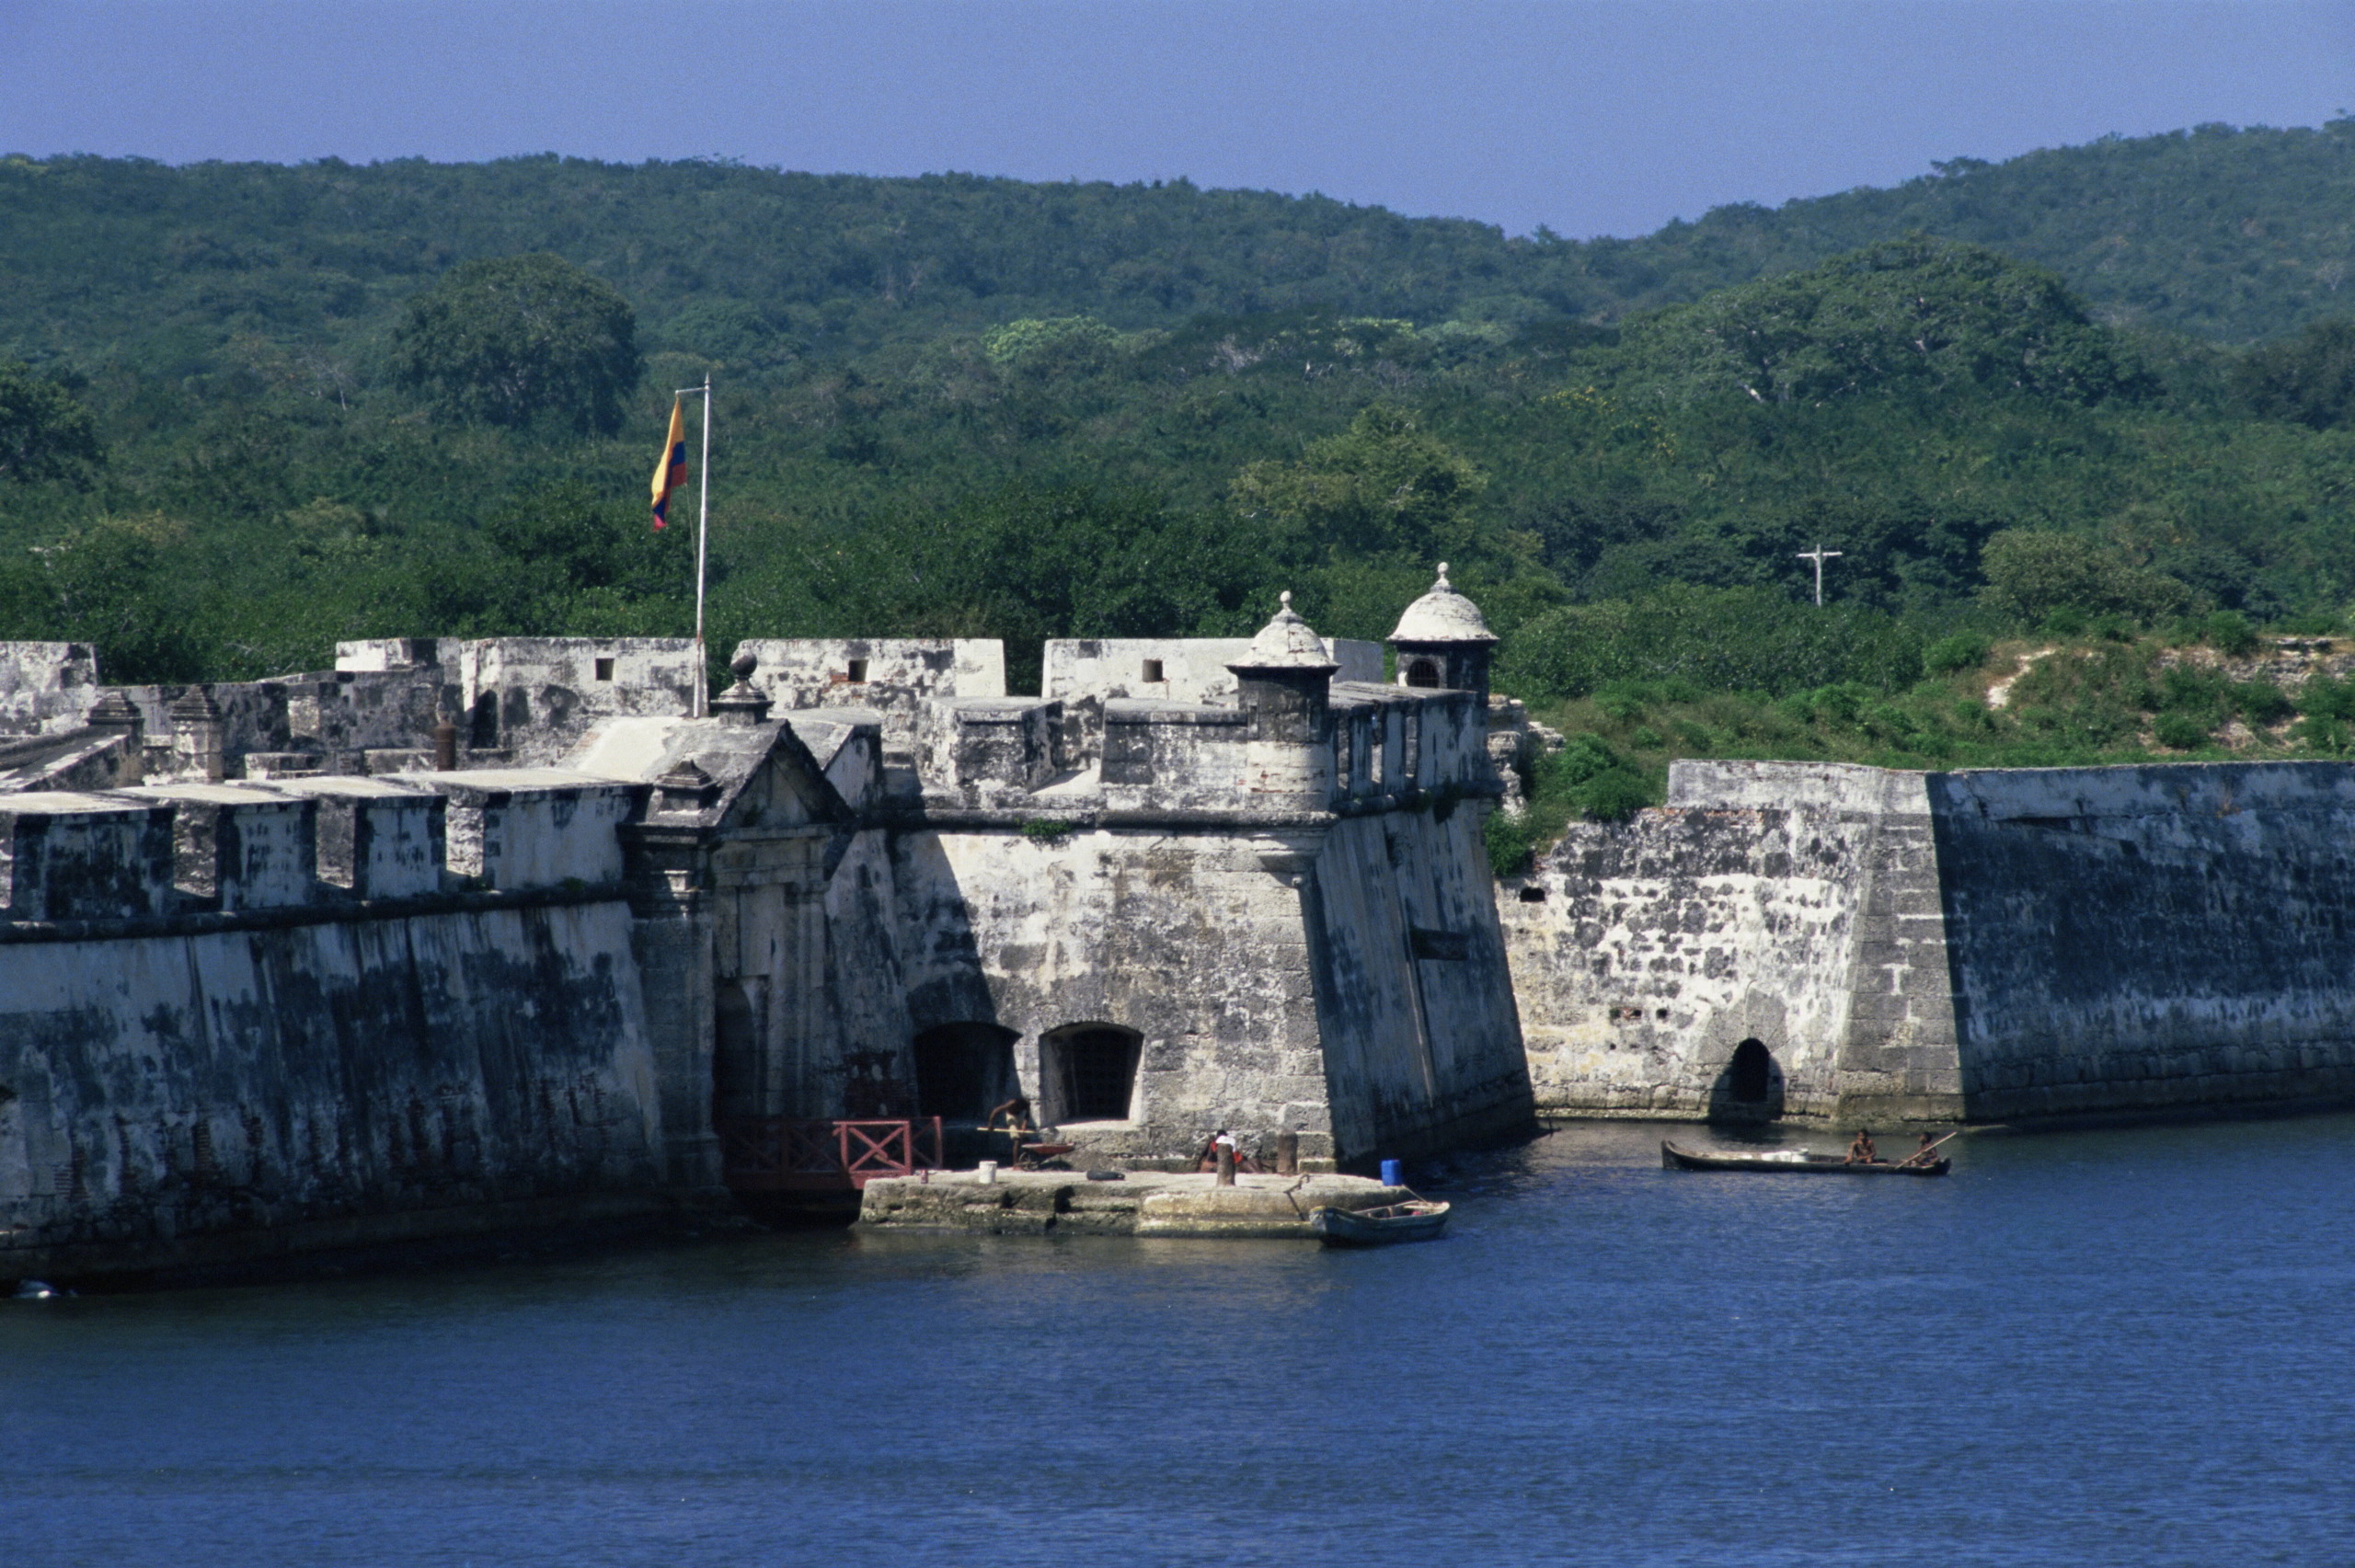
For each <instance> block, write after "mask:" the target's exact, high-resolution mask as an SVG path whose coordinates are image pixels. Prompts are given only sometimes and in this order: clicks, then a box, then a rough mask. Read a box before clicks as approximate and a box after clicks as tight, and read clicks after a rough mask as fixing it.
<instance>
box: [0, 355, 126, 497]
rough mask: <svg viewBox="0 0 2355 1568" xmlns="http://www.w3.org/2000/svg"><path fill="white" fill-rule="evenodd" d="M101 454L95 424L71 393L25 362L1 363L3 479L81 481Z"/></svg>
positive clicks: (0, 465) (0, 453) (0, 470)
mask: <svg viewBox="0 0 2355 1568" xmlns="http://www.w3.org/2000/svg"><path fill="white" fill-rule="evenodd" d="M102 455H103V454H102V452H100V449H99V446H98V425H97V422H96V421H95V420H93V419H92V418H90V411H89V410H88V409H87V408H85V407H84V406H82V405H81V404H80V403H78V402H76V401H75V397H74V395H73V394H72V393H70V392H68V391H66V390H65V388H63V387H62V386H60V385H58V384H57V383H55V382H53V381H51V380H49V379H47V378H46V377H43V376H40V375H36V374H34V373H33V369H32V367H31V366H30V365H28V364H25V363H24V362H22V361H16V360H0V479H14V480H16V481H17V482H18V483H19V484H28V483H31V482H33V481H36V480H41V479H73V478H79V477H81V476H82V475H85V474H86V473H87V472H88V470H89V469H90V468H91V467H92V466H93V465H95V464H97V463H98V461H99V460H100V458H101V456H102Z"/></svg>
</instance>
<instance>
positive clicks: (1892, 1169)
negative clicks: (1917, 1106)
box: [1660, 1141, 1954, 1176]
mask: <svg viewBox="0 0 2355 1568" xmlns="http://www.w3.org/2000/svg"><path fill="white" fill-rule="evenodd" d="M1660 1163H1661V1164H1662V1165H1665V1166H1666V1167H1667V1168H1668V1169H1670V1170H1671V1171H1770V1172H1775V1173H1789V1174H1795V1175H1826V1176H1943V1175H1945V1174H1946V1173H1947V1171H1949V1170H1951V1169H1952V1168H1953V1166H1954V1162H1953V1161H1951V1160H1948V1159H1947V1158H1946V1157H1945V1156H1944V1155H1940V1156H1939V1157H1938V1158H1937V1159H1936V1160H1935V1161H1932V1162H1930V1163H1929V1164H1926V1165H1905V1164H1895V1163H1891V1162H1889V1161H1886V1160H1876V1161H1874V1162H1872V1163H1871V1164H1869V1165H1856V1164H1851V1163H1850V1162H1848V1161H1847V1159H1846V1158H1845V1157H1844V1156H1842V1155H1838V1154H1809V1153H1808V1152H1806V1151H1805V1150H1798V1149H1777V1150H1773V1151H1772V1152H1771V1153H1765V1154H1721V1153H1707V1154H1699V1153H1695V1152H1694V1151H1693V1150H1689V1149H1679V1148H1677V1147H1676V1145H1674V1144H1673V1143H1669V1142H1666V1141H1662V1143H1661V1144H1660Z"/></svg>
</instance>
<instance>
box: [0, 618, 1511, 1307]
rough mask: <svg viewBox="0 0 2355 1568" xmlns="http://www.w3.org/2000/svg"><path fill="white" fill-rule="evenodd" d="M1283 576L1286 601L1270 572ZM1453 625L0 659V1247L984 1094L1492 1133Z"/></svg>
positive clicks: (179, 1242)
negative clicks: (1386, 647)
mask: <svg viewBox="0 0 2355 1568" xmlns="http://www.w3.org/2000/svg"><path fill="white" fill-rule="evenodd" d="M1286 597H1287V600H1288V598H1289V596H1286ZM1493 643H1494V639H1493V638H1492V637H1490V636H1489V635H1488V632H1487V629H1486V628H1485V626H1483V625H1481V624H1480V622H1479V617H1478V613H1477V612H1476V611H1475V610H1474V609H1472V607H1471V605H1470V603H1469V601H1466V600H1465V599H1464V598H1463V596H1462V595H1460V594H1458V593H1456V592H1455V591H1454V590H1453V589H1451V588H1449V587H1448V586H1447V585H1446V584H1445V582H1444V580H1443V579H1442V582H1441V583H1440V585H1439V586H1437V587H1436V588H1434V589H1433V590H1432V592H1431V593H1430V594H1429V595H1427V596H1425V598H1424V599H1423V600H1421V601H1419V602H1418V603H1417V604H1416V605H1414V606H1412V607H1410V608H1409V609H1408V611H1407V613H1406V615H1405V617H1404V618H1403V620H1402V621H1401V623H1400V625H1399V628H1398V633H1397V635H1396V638H1395V639H1394V648H1395V654H1396V660H1397V663H1398V667H1399V670H1400V677H1399V681H1398V683H1396V684H1389V683H1384V681H1383V679H1382V671H1383V666H1384V657H1383V650H1381V649H1380V648H1378V647H1374V646H1373V645H1370V644H1352V643H1327V641H1326V640H1324V639H1322V638H1320V637H1319V636H1317V635H1316V634H1315V632H1314V631H1312V630H1311V629H1310V628H1309V626H1308V625H1307V624H1305V623H1304V622H1303V621H1302V620H1301V618H1300V617H1299V616H1298V615H1296V614H1294V613H1293V612H1292V610H1291V608H1290V606H1289V603H1288V602H1287V603H1286V605H1285V606H1284V607H1283V608H1282V609H1281V611H1280V612H1278V613H1277V614H1276V616H1275V617H1274V618H1273V619H1272V620H1271V621H1269V623H1268V624H1267V626H1266V627H1265V628H1264V629H1263V630H1262V631H1261V632H1260V633H1259V635H1258V636H1257V637H1255V638H1252V639H1249V640H1247V641H1241V640H1238V641H1235V642H1227V643H1203V642H1188V641H1175V640H1173V641H1167V642H1064V643H1057V644H1052V645H1051V646H1050V647H1049V649H1048V658H1047V665H1046V670H1047V676H1046V681H1045V683H1044V684H1045V691H1044V692H1043V693H1042V694H1041V695H1039V696H1035V697H1031V696H1009V695H1007V694H1006V692H1005V677H1004V659H1003V656H1002V653H1001V650H1000V648H999V647H998V646H997V645H996V644H994V643H988V642H959V641H949V640H896V641H880V640H879V641H846V642H783V641H775V642H770V641H754V642H749V643H746V644H745V645H743V646H742V647H741V648H740V649H738V650H737V656H736V659H735V664H734V669H735V670H736V671H737V673H738V676H739V679H738V680H737V681H736V683H735V684H734V685H733V686H732V687H730V688H729V689H728V690H725V691H723V692H720V693H718V695H716V696H712V697H710V698H709V699H708V701H707V702H705V703H702V704H700V705H702V706H703V707H704V708H705V716H702V717H695V716H691V715H693V714H694V713H695V710H696V708H697V706H698V705H699V700H698V694H697V679H698V668H697V650H696V648H695V647H694V646H693V645H692V644H690V643H687V642H684V641H615V642H597V641H591V640H579V641H546V640H527V639H497V640H489V641H468V642H461V641H391V642H375V643H356V644H346V645H343V646H342V647H339V650H338V659H337V668H336V669H335V670H331V671H324V672H319V673H315V674H304V675H298V676H289V677H286V678H283V679H281V680H275V681H256V682H247V683H219V684H208V685H201V686H191V687H189V688H186V689H183V690H177V691H167V690H157V689H152V688H144V689H143V688H136V687H129V688H109V687H104V686H101V685H99V684H98V672H97V670H96V669H95V667H94V660H93V656H92V654H91V652H90V650H88V649H86V648H83V647H69V646H63V645H34V646H29V647H27V646H18V647H16V648H14V649H12V650H10V651H11V652H12V653H13V656H14V657H13V660H12V664H13V672H14V676H15V680H14V682H13V684H12V685H11V686H10V687H9V688H8V689H7V690H6V691H5V692H0V722H5V723H6V725H7V726H8V727H10V728H11V729H13V730H15V731H16V732H17V737H16V738H14V739H11V740H9V741H7V742H6V744H5V746H0V790H5V791H6V793H5V794H0V878H5V890H6V906H7V909H6V921H5V923H0V1216H5V1219H0V1223H5V1225H6V1227H7V1230H6V1234H7V1237H8V1241H7V1242H6V1245H5V1248H0V1253H13V1254H14V1258H13V1261H10V1260H9V1259H8V1258H6V1257H5V1256H0V1276H13V1275H23V1274H31V1273H42V1272H51V1273H59V1274H74V1273H76V1272H83V1271H86V1270H88V1269H91V1268H94V1267H101V1266H104V1267H121V1268H135V1267H139V1266H152V1265H156V1264H163V1263H170V1262H176V1261H183V1260H189V1259H208V1260H209V1259H232V1260H234V1259H240V1258H246V1257H251V1256H258V1255H269V1254H270V1253H276V1252H281V1251H285V1250H290V1249H304V1248H314V1247H322V1246H333V1245H341V1244H350V1243H353V1242H368V1241H371V1240H375V1239H405V1238H413V1237H417V1236H422V1235H431V1234H437V1233H442V1232H445V1231H449V1230H465V1229H474V1228H495V1227H504V1226H510V1225H517V1224H529V1223H535V1222H540V1221H544V1220H549V1219H574V1218H579V1217H581V1216H590V1215H599V1214H623V1213H629V1212H635V1211H639V1210H643V1209H648V1208H659V1207H661V1206H664V1205H670V1204H675V1203H677V1202H681V1201H688V1202H694V1201H701V1200H704V1199H707V1198H708V1197H710V1196H724V1189H723V1188H722V1181H723V1177H724V1174H725V1170H726V1167H725V1164H724V1159H723V1148H722V1139H721V1136H720V1135H721V1134H722V1133H723V1132H725V1131H727V1130H728V1129H729V1128H730V1127H739V1126H743V1125H747V1124H751V1125H759V1124H760V1123H761V1122H763V1121H764V1119H770V1118H829V1117H833V1118H886V1117H908V1116H918V1117H929V1116H941V1117H942V1118H943V1120H944V1121H945V1122H946V1123H948V1125H949V1126H950V1127H963V1128H966V1129H969V1130H970V1129H971V1128H973V1127H975V1126H976V1124H978V1123H979V1122H980V1121H981V1120H982V1118H983V1117H984V1116H986V1115H987V1114H988V1112H989V1111H990V1109H991V1108H992V1107H993V1106H994V1105H996V1104H999V1103H1001V1102H1003V1101H1005V1100H1006V1099H1009V1098H1011V1097H1013V1096H1014V1095H1016V1094H1017V1093H1019V1094H1022V1095H1025V1096H1027V1097H1028V1099H1029V1101H1030V1102H1031V1104H1033V1105H1034V1106H1035V1108H1036V1116H1037V1118H1038V1119H1039V1120H1040V1121H1041V1122H1043V1123H1046V1124H1049V1125H1051V1126H1054V1127H1058V1128H1059V1129H1060V1133H1061V1136H1062V1138H1063V1139H1064V1140H1066V1141H1069V1142H1071V1143H1073V1144H1074V1145H1075V1146H1076V1148H1075V1150H1074V1155H1073V1159H1074V1162H1086V1163H1087V1164H1091V1165H1117V1166H1128V1167H1131V1168H1146V1169H1152V1168H1161V1169H1168V1168H1174V1167H1178V1166H1183V1167H1184V1168H1188V1169H1190V1168H1191V1166H1192V1163H1193V1161H1194V1158H1195V1156H1196V1154H1197V1152H1198V1151H1199V1150H1200V1148H1201V1146H1202V1144H1203V1142H1204V1140H1205V1139H1206V1138H1207V1137H1208V1135H1209V1134H1210V1133H1211V1132H1212V1131H1213V1130H1216V1129H1217V1128H1219V1127H1231V1128H1234V1129H1236V1130H1237V1131H1239V1132H1241V1133H1242V1134H1243V1135H1244V1136H1245V1138H1246V1142H1247V1143H1248V1144H1250V1145H1255V1146H1258V1147H1260V1148H1262V1149H1265V1148H1266V1147H1267V1146H1268V1145H1269V1143H1270V1141H1271V1140H1272V1139H1274V1138H1275V1136H1276V1135H1277V1134H1279V1133H1290V1134H1292V1135H1293V1140H1295V1141H1296V1144H1297V1149H1298V1152H1299V1156H1300V1162H1301V1164H1302V1165H1303V1166H1304V1168H1307V1169H1311V1170H1315V1169H1331V1168H1333V1167H1335V1166H1336V1165H1346V1166H1352V1167H1363V1166H1365V1165H1366V1164H1368V1163H1369V1162H1372V1161H1373V1160H1374V1159H1376V1158H1377V1157H1380V1156H1385V1155H1407V1156H1412V1155H1416V1154H1419V1153H1425V1152H1431V1151H1436V1150H1443V1149H1448V1148H1452V1147H1456V1146H1460V1145H1464V1144H1468V1143H1475V1142H1480V1141H1488V1140H1494V1139H1499V1138H1509V1137H1511V1136H1515V1135H1518V1134H1520V1133H1522V1132H1523V1131H1524V1130H1526V1129H1528V1128H1529V1127H1532V1126H1533V1125H1534V1111H1533V1105H1532V1102H1531V1097H1530V1087H1529V1073H1528V1067H1527V1063H1526V1060H1525V1058H1524V1056H1523V1054H1522V1044H1521V1031H1520V1026H1519V1023H1518V1020H1517V1017H1516V1014H1515V1011H1514V1003H1513V994H1512V987H1511V977H1510V974H1509V972H1508V970H1507V967H1506V960H1505V951H1504V941H1503V935H1502V931H1501V928H1500V926H1499V921H1498V918H1497V913H1496V904H1495V901H1494V892H1493V887H1492V882H1491V878H1490V876H1489V874H1488V865H1487V860H1486V854H1485V851H1484V848H1483V843H1482V838H1481V825H1482V821H1483V819H1484V818H1483V814H1484V811H1485V810H1486V809H1487V808H1488V807H1490V805H1491V804H1492V803H1493V801H1494V800H1495V799H1496V797H1497V796H1498V795H1499V790H1500V786H1499V782H1498V774H1497V770H1496V769H1495V767H1494V766H1493V765H1492V764H1491V761H1490V758H1489V743H1490V737H1489V725H1488V692H1487V680H1488V675H1487V670H1488V654H1489V651H1490V649H1491V647H1493Z"/></svg>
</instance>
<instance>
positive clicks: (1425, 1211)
mask: <svg viewBox="0 0 2355 1568" xmlns="http://www.w3.org/2000/svg"><path fill="white" fill-rule="evenodd" d="M1447 1207H1448V1206H1447V1205H1446V1204H1443V1203H1434V1202H1432V1201H1430V1199H1427V1198H1417V1199H1415V1200H1414V1201H1413V1202H1411V1203H1392V1204H1385V1205H1384V1206H1383V1207H1380V1208H1333V1207H1327V1206H1324V1205H1319V1206H1318V1207H1315V1208H1312V1209H1310V1210H1309V1211H1308V1228H1309V1229H1310V1230H1314V1231H1315V1232H1316V1234H1317V1235H1318V1236H1320V1237H1322V1238H1323V1239H1324V1242H1325V1244H1326V1245H1327V1246H1328V1247H1386V1246H1388V1245H1389V1244H1390V1243H1391V1242H1435V1241H1437V1240H1438V1239H1439V1233H1440V1232H1441V1231H1442V1230H1446V1229H1447Z"/></svg>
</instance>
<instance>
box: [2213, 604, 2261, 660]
mask: <svg viewBox="0 0 2355 1568" xmlns="http://www.w3.org/2000/svg"><path fill="white" fill-rule="evenodd" d="M2206 632H2207V638H2208V646H2209V647H2212V648H2214V649H2215V650H2216V651H2217V652H2218V653H2222V654H2229V655H2231V656H2233V657H2234V658H2239V657H2240V656H2241V655H2243V654H2249V653H2255V652H2256V651H2257V628H2256V627H2254V626H2252V625H2250V624H2248V617H2247V616H2246V615H2244V614H2242V613H2241V612H2239V611H2237V610H2219V611H2217V612H2215V613H2214V614H2213V615H2211V616H2209V617H2208V624H2207V628H2206Z"/></svg>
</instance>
